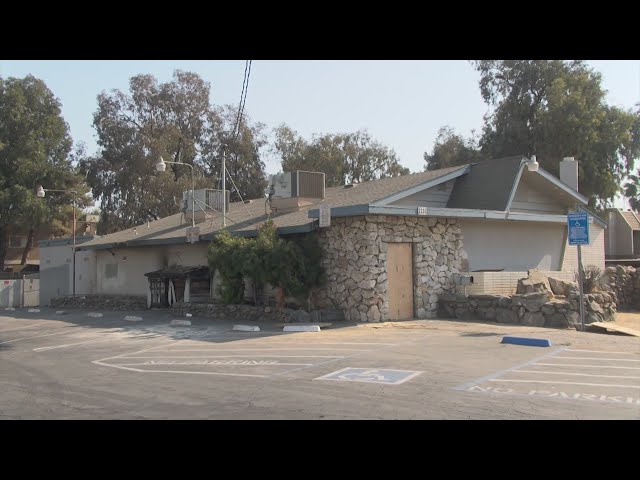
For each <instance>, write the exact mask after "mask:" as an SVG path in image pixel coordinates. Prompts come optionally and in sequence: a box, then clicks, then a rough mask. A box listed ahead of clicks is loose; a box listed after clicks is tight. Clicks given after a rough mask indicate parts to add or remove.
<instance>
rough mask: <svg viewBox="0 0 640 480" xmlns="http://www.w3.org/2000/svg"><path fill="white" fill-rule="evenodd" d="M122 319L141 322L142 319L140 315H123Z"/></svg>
mask: <svg viewBox="0 0 640 480" xmlns="http://www.w3.org/2000/svg"><path fill="white" fill-rule="evenodd" d="M124 319H125V320H127V321H129V322H141V321H142V317H136V316H135V315H127V316H126V317H124Z"/></svg>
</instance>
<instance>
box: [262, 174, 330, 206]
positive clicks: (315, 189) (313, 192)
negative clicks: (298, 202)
mask: <svg viewBox="0 0 640 480" xmlns="http://www.w3.org/2000/svg"><path fill="white" fill-rule="evenodd" d="M324 176H325V175H324V173H322V172H305V171H302V170H296V171H294V172H285V173H278V174H276V175H272V176H271V181H270V182H269V183H270V184H271V186H273V191H274V195H273V196H274V197H280V198H290V197H306V198H321V199H322V198H324Z"/></svg>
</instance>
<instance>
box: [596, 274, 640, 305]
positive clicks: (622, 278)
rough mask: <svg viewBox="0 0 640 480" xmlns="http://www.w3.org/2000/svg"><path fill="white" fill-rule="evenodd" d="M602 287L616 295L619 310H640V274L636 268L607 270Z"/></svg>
mask: <svg viewBox="0 0 640 480" xmlns="http://www.w3.org/2000/svg"><path fill="white" fill-rule="evenodd" d="M600 285H601V286H603V287H604V288H609V289H611V292H612V293H614V294H615V296H616V299H617V304H618V308H628V309H640V273H639V272H636V269H635V268H634V267H626V266H624V265H616V266H615V267H607V268H605V270H604V273H603V275H602V277H601V278H600Z"/></svg>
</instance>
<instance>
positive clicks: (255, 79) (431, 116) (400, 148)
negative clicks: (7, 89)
mask: <svg viewBox="0 0 640 480" xmlns="http://www.w3.org/2000/svg"><path fill="white" fill-rule="evenodd" d="M587 63H588V64H589V65H590V66H592V67H593V68H595V69H596V70H598V71H599V72H600V73H602V77H603V79H602V84H603V87H604V89H605V90H607V92H608V93H607V101H608V103H609V104H611V105H617V106H619V107H623V108H625V109H628V108H632V107H633V106H634V105H635V104H636V103H638V102H640V61H638V60H589V61H587ZM244 66H245V61H244V60H224V61H221V60H198V61H183V60H175V61H174V60H162V61H155V60H154V61H152V60H145V61H134V60H127V61H120V60H91V61H89V60H71V61H69V60H65V61H54V60H49V61H36V60H24V61H20V60H11V61H3V60H0V76H2V77H5V78H6V77H24V76H25V75H27V74H32V75H34V76H36V77H38V78H40V79H42V80H44V82H45V83H46V84H47V86H48V87H49V88H50V89H51V91H52V92H53V93H54V95H56V97H58V99H59V100H60V102H61V103H62V114H63V116H64V118H65V120H66V121H67V123H68V124H69V129H70V133H71V136H72V138H73V140H74V142H75V143H77V142H80V141H82V142H84V143H85V144H86V146H87V151H88V153H94V152H95V151H96V150H97V144H96V140H95V131H94V130H93V127H92V121H93V113H94V112H95V111H96V108H97V101H96V96H97V95H98V94H99V93H100V92H102V91H110V90H113V89H119V90H122V91H124V92H127V91H128V82H129V78H130V77H132V76H133V75H137V74H140V73H144V74H152V75H154V76H155V77H156V78H157V79H158V80H159V81H160V82H166V81H169V80H171V77H172V73H173V71H174V70H176V69H180V70H186V71H192V72H195V73H197V74H199V75H200V76H201V77H202V78H203V79H204V80H205V81H208V82H210V84H211V102H212V103H213V104H216V105H224V104H232V105H236V106H237V104H238V101H239V99H240V92H241V90H242V79H243V75H244ZM478 78H479V75H478V73H477V72H476V71H475V70H474V69H473V67H472V66H471V64H470V63H469V62H467V61H462V60H415V61H414V60H411V61H406V60H367V61H364V60H336V61H331V60H285V61H280V60H279V61H270V60H254V61H253V63H252V68H251V78H250V82H249V90H248V94H247V100H246V106H245V112H246V113H248V114H249V116H250V118H251V119H252V120H253V121H259V122H262V123H264V124H266V126H267V128H269V129H272V128H275V127H277V126H279V125H280V124H282V123H286V124H287V125H289V126H290V127H291V128H293V129H294V130H296V131H297V132H298V133H299V134H300V135H302V136H303V137H305V138H307V139H309V138H310V137H311V135H312V134H314V133H315V134H324V133H341V132H354V131H356V130H360V129H366V130H368V132H369V133H370V134H371V135H372V136H373V137H374V138H375V139H376V140H378V141H380V142H381V143H383V144H385V145H387V146H389V147H391V148H393V149H394V150H395V151H396V153H397V154H398V157H399V159H400V163H402V164H403V165H404V166H405V167H408V168H409V169H410V170H411V171H412V172H416V171H422V170H423V168H424V159H423V155H424V152H425V151H430V150H431V149H432V147H433V142H434V140H435V138H436V136H437V134H438V129H439V128H440V127H442V126H444V125H449V126H451V127H453V128H454V129H455V130H456V131H457V132H458V133H460V134H462V135H464V136H469V135H470V134H471V132H472V130H475V131H477V132H480V130H481V128H482V123H483V116H484V115H485V114H486V113H487V111H488V109H487V106H486V105H485V103H484V102H483V101H482V98H481V96H480V90H479V88H478ZM265 160H266V166H267V168H266V170H267V173H276V172H277V171H279V170H280V165H279V162H278V161H277V159H276V158H274V157H273V156H272V155H269V156H268V157H267V158H266V159H265ZM618 206H622V205H618ZM625 206H626V205H625Z"/></svg>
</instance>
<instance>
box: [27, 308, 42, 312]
mask: <svg viewBox="0 0 640 480" xmlns="http://www.w3.org/2000/svg"><path fill="white" fill-rule="evenodd" d="M27 312H29V313H40V309H39V308H30V309H29V310H27Z"/></svg>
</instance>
